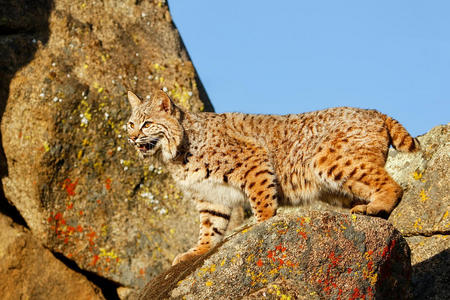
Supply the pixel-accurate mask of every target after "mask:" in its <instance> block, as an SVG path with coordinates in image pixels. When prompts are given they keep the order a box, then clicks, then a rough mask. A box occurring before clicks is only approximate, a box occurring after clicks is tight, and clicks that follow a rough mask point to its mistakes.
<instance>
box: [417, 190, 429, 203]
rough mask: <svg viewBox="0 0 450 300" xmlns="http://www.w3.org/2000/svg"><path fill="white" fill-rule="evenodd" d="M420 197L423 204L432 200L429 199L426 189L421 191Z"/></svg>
mask: <svg viewBox="0 0 450 300" xmlns="http://www.w3.org/2000/svg"><path fill="white" fill-rule="evenodd" d="M419 196H420V200H421V201H422V202H425V201H427V200H428V199H430V197H428V196H427V194H426V193H425V190H424V189H422V190H421V191H420V194H419Z"/></svg>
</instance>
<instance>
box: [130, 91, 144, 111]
mask: <svg viewBox="0 0 450 300" xmlns="http://www.w3.org/2000/svg"><path fill="white" fill-rule="evenodd" d="M128 101H130V104H131V107H132V108H135V107H137V106H139V105H141V104H142V101H141V99H139V98H138V96H136V95H135V94H133V92H131V91H128Z"/></svg>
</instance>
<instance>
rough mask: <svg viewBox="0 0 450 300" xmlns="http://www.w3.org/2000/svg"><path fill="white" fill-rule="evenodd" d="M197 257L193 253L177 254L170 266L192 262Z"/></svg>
mask: <svg viewBox="0 0 450 300" xmlns="http://www.w3.org/2000/svg"><path fill="white" fill-rule="evenodd" d="M197 256H198V255H197V254H195V253H193V252H189V251H188V252H185V253H180V254H178V255H177V256H176V257H175V259H174V260H173V262H172V266H175V265H176V264H178V263H180V262H182V261H189V260H192V259H194V258H196V257H197Z"/></svg>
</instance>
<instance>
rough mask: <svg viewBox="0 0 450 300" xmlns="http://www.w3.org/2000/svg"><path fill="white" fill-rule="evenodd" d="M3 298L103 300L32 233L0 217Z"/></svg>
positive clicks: (84, 280) (0, 287)
mask: <svg viewBox="0 0 450 300" xmlns="http://www.w3.org/2000/svg"><path fill="white" fill-rule="evenodd" d="M0 240H1V243H0V295H1V298H2V299H4V300H7V299H11V300H13V299H14V300H15V299H92V300H94V299H104V298H103V296H102V294H101V292H100V291H99V289H98V288H96V287H94V286H93V285H92V284H91V283H90V282H89V281H88V280H87V279H86V278H85V277H84V276H82V275H80V274H78V273H75V272H74V271H72V270H70V269H68V268H67V267H66V266H65V265H64V264H63V263H62V262H60V261H59V260H57V259H56V258H55V257H54V256H53V254H52V253H51V252H50V251H49V250H47V249H45V248H44V247H42V245H41V244H40V242H39V241H38V240H36V239H35V238H34V237H33V236H32V235H31V233H30V232H29V231H28V230H26V229H24V228H23V227H21V226H19V225H16V224H14V223H13V222H12V220H11V219H10V218H8V217H6V216H4V215H2V214H0Z"/></svg>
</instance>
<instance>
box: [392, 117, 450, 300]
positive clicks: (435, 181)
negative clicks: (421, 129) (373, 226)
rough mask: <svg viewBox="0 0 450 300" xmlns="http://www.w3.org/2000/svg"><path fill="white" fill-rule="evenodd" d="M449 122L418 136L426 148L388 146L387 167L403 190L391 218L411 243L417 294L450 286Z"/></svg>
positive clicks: (443, 293)
mask: <svg viewBox="0 0 450 300" xmlns="http://www.w3.org/2000/svg"><path fill="white" fill-rule="evenodd" d="M449 129H450V126H449V125H441V126H437V127H435V128H433V129H432V130H430V131H429V132H428V133H426V134H425V135H423V136H420V137H419V141H420V143H421V147H422V152H420V153H417V154H407V155H405V154H401V153H398V152H396V151H395V150H392V151H390V153H389V158H388V162H387V170H388V171H389V172H390V173H391V175H392V176H393V177H394V178H395V180H396V181H397V182H399V183H400V184H401V185H402V186H403V188H404V190H405V192H404V195H403V199H402V201H401V202H400V205H399V206H398V207H397V208H396V209H395V210H394V211H393V212H392V215H391V217H390V218H389V221H391V222H392V223H393V224H394V226H395V227H396V228H397V229H398V230H400V232H402V233H403V235H405V236H406V240H407V242H408V244H409V246H410V248H411V261H412V264H413V271H414V272H413V278H412V280H413V286H414V296H415V298H417V299H444V298H446V297H448V295H449V293H450V288H449V285H448V282H449V281H450V265H449V263H448V262H449V249H450V216H449V210H450V186H449V182H450V177H449V173H448V170H449V169H450V130H449Z"/></svg>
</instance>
